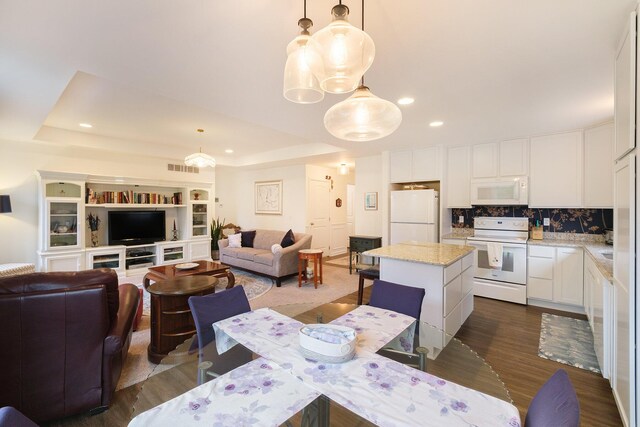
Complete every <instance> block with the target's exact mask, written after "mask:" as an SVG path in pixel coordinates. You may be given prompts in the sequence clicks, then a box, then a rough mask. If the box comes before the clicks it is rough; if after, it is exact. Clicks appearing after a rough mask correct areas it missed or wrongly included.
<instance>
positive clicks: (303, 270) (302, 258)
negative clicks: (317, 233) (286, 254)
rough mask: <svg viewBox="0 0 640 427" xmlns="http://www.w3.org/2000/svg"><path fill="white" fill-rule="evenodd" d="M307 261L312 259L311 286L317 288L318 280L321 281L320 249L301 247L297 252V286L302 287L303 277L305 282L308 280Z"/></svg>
mask: <svg viewBox="0 0 640 427" xmlns="http://www.w3.org/2000/svg"><path fill="white" fill-rule="evenodd" d="M309 261H313V287H314V288H316V289H318V281H319V282H320V283H322V249H302V250H300V251H299V252H298V287H299V288H300V287H302V280H303V278H304V281H305V282H306V281H307V280H308V277H307V265H308V263H309ZM318 264H319V265H320V268H319V269H318ZM318 272H319V273H318Z"/></svg>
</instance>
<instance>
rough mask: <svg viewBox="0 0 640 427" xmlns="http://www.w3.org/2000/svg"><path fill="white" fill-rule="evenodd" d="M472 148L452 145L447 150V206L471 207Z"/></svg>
mask: <svg viewBox="0 0 640 427" xmlns="http://www.w3.org/2000/svg"><path fill="white" fill-rule="evenodd" d="M470 148H471V147H469V146H464V147H451V148H449V149H448V150H447V181H446V186H447V207H448V208H470V207H471V199H470V197H469V196H470V192H469V190H470V188H469V185H470V181H471V174H470V167H469V166H470V163H471V156H470Z"/></svg>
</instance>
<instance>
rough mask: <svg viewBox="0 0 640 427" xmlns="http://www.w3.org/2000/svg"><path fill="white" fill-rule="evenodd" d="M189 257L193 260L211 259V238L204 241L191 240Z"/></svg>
mask: <svg viewBox="0 0 640 427" xmlns="http://www.w3.org/2000/svg"><path fill="white" fill-rule="evenodd" d="M189 259H190V260H191V261H197V260H200V259H211V238H209V239H206V240H202V241H191V242H190V243H189Z"/></svg>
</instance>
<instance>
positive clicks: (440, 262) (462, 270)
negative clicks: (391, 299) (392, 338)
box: [364, 241, 475, 335]
mask: <svg viewBox="0 0 640 427" xmlns="http://www.w3.org/2000/svg"><path fill="white" fill-rule="evenodd" d="M474 249H475V248H473V247H472V246H460V245H447V244H442V243H428V242H417V241H408V242H403V243H399V244H396V245H390V246H383V247H381V248H377V249H372V250H369V251H366V252H364V255H369V256H373V257H378V258H380V279H381V280H386V281H388V282H393V283H398V284H401V285H407V286H414V287H417V288H423V289H424V290H425V296H424V300H423V301H422V311H421V314H420V320H422V321H424V322H427V323H429V324H431V325H433V326H435V327H437V328H439V329H442V330H444V331H445V332H446V333H447V334H450V335H455V334H456V332H458V329H460V326H462V324H463V323H464V321H465V320H467V317H469V315H470V314H471V312H472V311H473V260H474V257H473V251H474Z"/></svg>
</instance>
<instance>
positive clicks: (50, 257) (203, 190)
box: [37, 171, 213, 275]
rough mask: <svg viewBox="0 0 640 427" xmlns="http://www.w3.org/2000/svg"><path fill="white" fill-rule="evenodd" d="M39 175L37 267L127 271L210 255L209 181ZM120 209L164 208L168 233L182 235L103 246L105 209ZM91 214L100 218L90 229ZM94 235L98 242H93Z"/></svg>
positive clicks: (208, 258)
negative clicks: (96, 226) (152, 240)
mask: <svg viewBox="0 0 640 427" xmlns="http://www.w3.org/2000/svg"><path fill="white" fill-rule="evenodd" d="M37 175H38V181H39V189H40V197H39V228H40V231H39V235H38V271H45V272H46V271H80V270H84V269H92V268H112V269H114V270H116V271H117V272H118V274H119V275H127V274H129V273H131V274H140V272H141V271H140V270H144V269H146V268H148V267H153V266H156V265H166V264H175V263H179V262H188V261H197V260H210V259H211V237H210V236H209V223H210V222H211V212H212V201H213V197H212V195H213V183H196V182H191V183H189V182H187V183H184V182H172V181H158V180H150V179H139V178H122V177H105V176H93V175H87V174H76V173H65V172H50V171H38V172H37ZM120 209H136V210H158V209H162V210H164V211H165V214H166V227H167V228H166V230H165V231H166V236H167V238H170V237H172V236H174V232H173V230H174V227H175V229H176V230H177V234H178V238H179V239H180V240H173V241H170V240H167V241H161V242H155V243H148V244H142V245H134V246H124V245H117V246H116V245H114V246H108V245H106V242H107V240H108V238H107V236H108V233H107V231H108V212H109V211H110V210H120ZM89 215H92V216H93V217H98V218H99V219H100V224H99V227H98V231H97V232H92V231H91V230H89V227H88V223H87V221H86V218H87V216H89ZM92 234H93V236H92ZM92 237H93V240H95V238H96V237H97V241H98V247H92ZM101 244H102V245H104V246H101Z"/></svg>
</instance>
